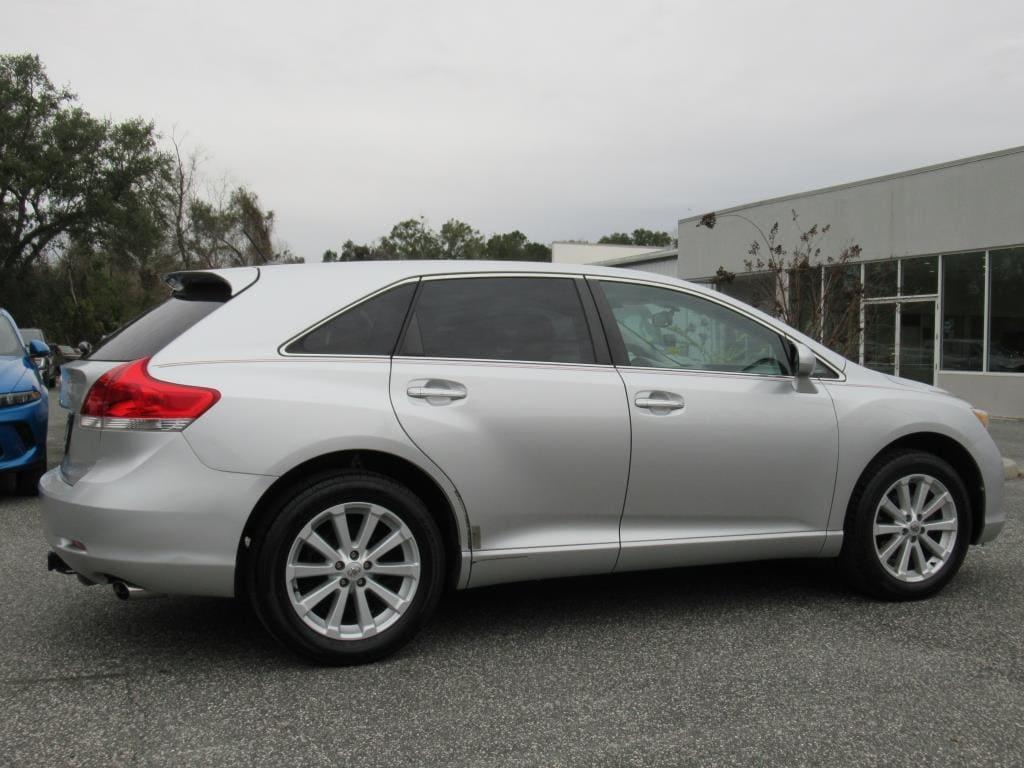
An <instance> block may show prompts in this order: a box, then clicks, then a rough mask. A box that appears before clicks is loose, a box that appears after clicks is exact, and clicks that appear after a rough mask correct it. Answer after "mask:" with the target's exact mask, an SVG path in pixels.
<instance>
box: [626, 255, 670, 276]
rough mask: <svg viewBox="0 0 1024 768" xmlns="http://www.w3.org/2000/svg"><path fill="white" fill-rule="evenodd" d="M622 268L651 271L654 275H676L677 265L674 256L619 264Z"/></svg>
mask: <svg viewBox="0 0 1024 768" xmlns="http://www.w3.org/2000/svg"><path fill="white" fill-rule="evenodd" d="M618 266H621V267H622V268H623V269H636V270H639V271H640V272H651V273H653V274H655V275H665V276H666V277H676V274H677V270H678V266H677V259H676V257H675V256H670V257H669V258H667V259H652V260H651V261H637V262H634V263H631V264H621V265H618Z"/></svg>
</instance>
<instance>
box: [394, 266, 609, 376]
mask: <svg viewBox="0 0 1024 768" xmlns="http://www.w3.org/2000/svg"><path fill="white" fill-rule="evenodd" d="M402 354H405V355H423V356H425V357H454V358H468V359H477V360H524V361H535V362H545V363H593V362H594V346H593V343H592V342H591V339H590V332H589V330H588V328H587V321H586V318H585V317H584V314H583V305H582V304H581V302H580V297H579V293H578V292H577V290H576V285H575V282H574V281H573V280H569V279H564V278H546V277H473V278H459V279H452V280H428V281H425V282H424V283H423V287H422V288H421V290H420V295H419V298H418V299H417V301H416V307H415V309H414V310H413V316H412V318H411V319H410V322H409V329H408V331H407V332H406V336H405V340H404V342H403V346H402Z"/></svg>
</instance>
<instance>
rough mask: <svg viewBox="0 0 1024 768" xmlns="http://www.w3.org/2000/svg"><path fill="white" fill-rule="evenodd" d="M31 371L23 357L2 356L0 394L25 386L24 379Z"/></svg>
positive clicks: (0, 362)
mask: <svg viewBox="0 0 1024 768" xmlns="http://www.w3.org/2000/svg"><path fill="white" fill-rule="evenodd" d="M29 371H30V369H29V367H28V366H27V365H26V364H25V358H23V357H0V394H7V393H8V392H14V391H15V390H16V389H18V388H19V387H21V388H24V386H23V385H24V379H25V376H26V374H28V373H29Z"/></svg>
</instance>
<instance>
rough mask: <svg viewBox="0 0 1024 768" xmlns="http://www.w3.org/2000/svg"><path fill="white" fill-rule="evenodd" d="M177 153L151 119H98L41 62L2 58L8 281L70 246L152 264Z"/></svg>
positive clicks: (1, 158) (2, 226) (1, 197)
mask: <svg viewBox="0 0 1024 768" xmlns="http://www.w3.org/2000/svg"><path fill="white" fill-rule="evenodd" d="M170 167H171V164H170V157H169V156H168V155H167V154H166V153H164V152H162V151H160V150H159V149H158V148H157V145H156V134H155V129H154V127H153V125H152V123H147V122H145V121H143V120H139V119H133V120H128V121H125V122H123V123H116V124H115V123H112V122H110V121H109V120H99V119H96V118H94V117H92V116H90V115H89V114H88V113H87V112H85V110H83V109H82V108H81V107H79V106H78V104H77V99H76V97H75V95H74V94H73V93H71V92H70V91H68V90H67V89H64V88H57V87H55V86H54V85H53V83H52V82H51V81H50V79H49V77H48V76H47V74H46V70H45V68H44V67H43V64H42V62H41V61H40V59H39V57H38V56H33V55H4V56H0V278H3V280H4V282H6V281H8V280H12V279H16V278H17V277H23V276H24V275H25V271H26V270H27V269H28V268H30V267H32V266H34V265H36V264H38V263H39V262H40V261H41V260H42V258H43V257H44V256H45V255H47V254H48V253H50V252H51V251H52V250H53V248H54V247H55V246H56V245H58V244H62V243H66V242H67V241H69V240H79V241H82V242H87V243H92V244H103V245H108V246H109V247H110V248H112V249H113V250H115V251H117V252H118V253H119V254H121V255H124V256H127V257H130V258H133V259H145V258H146V257H147V253H148V252H150V251H151V250H152V249H153V246H154V243H155V241H157V240H159V238H160V231H161V229H162V226H163V222H162V219H161V213H160V210H159V207H158V206H154V205H153V203H154V200H155V198H157V197H159V194H160V189H161V187H162V185H163V184H164V183H165V182H166V181H167V180H168V178H169V176H168V174H169V171H170Z"/></svg>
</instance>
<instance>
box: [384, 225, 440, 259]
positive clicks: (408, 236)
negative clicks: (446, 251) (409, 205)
mask: <svg viewBox="0 0 1024 768" xmlns="http://www.w3.org/2000/svg"><path fill="white" fill-rule="evenodd" d="M380 250H381V251H383V252H384V254H386V255H385V258H388V259H396V260H398V261H406V260H409V259H440V258H442V253H443V251H442V247H441V241H440V239H439V238H438V236H437V234H436V233H435V232H434V231H433V230H432V229H431V228H430V227H429V226H427V222H426V220H425V219H424V218H423V217H422V216H421V217H420V218H418V219H406V220H405V221H400V222H398V223H397V224H395V226H393V227H392V228H391V233H390V234H389V235H387V236H386V237H382V238H381V241H380Z"/></svg>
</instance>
